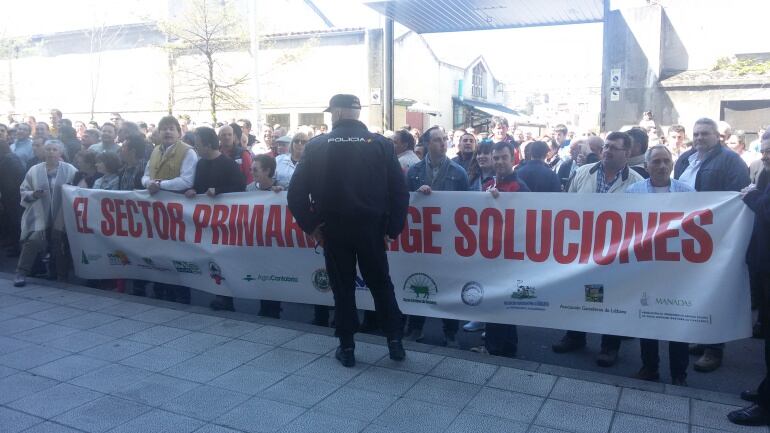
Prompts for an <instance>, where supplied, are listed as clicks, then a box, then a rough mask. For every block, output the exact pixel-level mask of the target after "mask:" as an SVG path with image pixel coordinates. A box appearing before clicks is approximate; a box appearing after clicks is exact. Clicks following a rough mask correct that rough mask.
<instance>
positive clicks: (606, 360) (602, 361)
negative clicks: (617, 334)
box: [596, 349, 618, 367]
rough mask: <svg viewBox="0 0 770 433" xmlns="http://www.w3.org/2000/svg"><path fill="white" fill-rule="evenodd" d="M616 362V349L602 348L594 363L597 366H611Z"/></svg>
mask: <svg viewBox="0 0 770 433" xmlns="http://www.w3.org/2000/svg"><path fill="white" fill-rule="evenodd" d="M616 362H618V351H617V350H615V349H602V351H601V352H599V355H598V356H597V357H596V365H598V366H599V367H612V366H613V365H615V363H616Z"/></svg>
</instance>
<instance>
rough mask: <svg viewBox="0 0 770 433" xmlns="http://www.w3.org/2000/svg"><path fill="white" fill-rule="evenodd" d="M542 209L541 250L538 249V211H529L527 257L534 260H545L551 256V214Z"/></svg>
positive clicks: (538, 261)
mask: <svg viewBox="0 0 770 433" xmlns="http://www.w3.org/2000/svg"><path fill="white" fill-rule="evenodd" d="M552 213H553V212H552V211H550V210H542V211H540V214H541V217H540V250H539V251H538V250H537V232H538V230H537V211H536V210H528V211H527V231H526V234H527V236H526V237H527V244H526V245H527V257H528V258H529V259H530V260H531V261H533V262H537V263H540V262H544V261H546V260H548V257H550V256H551V214H552Z"/></svg>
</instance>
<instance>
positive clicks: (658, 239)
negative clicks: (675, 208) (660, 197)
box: [653, 212, 684, 262]
mask: <svg viewBox="0 0 770 433" xmlns="http://www.w3.org/2000/svg"><path fill="white" fill-rule="evenodd" d="M682 217H684V212H661V213H660V223H659V224H658V229H657V230H656V231H655V238H654V240H653V244H654V245H655V260H656V261H661V262H664V261H665V262H678V261H679V253H677V252H674V251H668V240H669V239H670V238H675V237H678V236H679V230H677V229H672V228H669V227H668V225H669V223H671V222H673V221H675V220H680V219H682Z"/></svg>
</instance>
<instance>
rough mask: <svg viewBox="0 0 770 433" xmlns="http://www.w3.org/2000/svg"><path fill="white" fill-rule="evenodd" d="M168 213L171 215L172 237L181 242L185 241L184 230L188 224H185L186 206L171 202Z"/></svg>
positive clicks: (170, 229)
mask: <svg viewBox="0 0 770 433" xmlns="http://www.w3.org/2000/svg"><path fill="white" fill-rule="evenodd" d="M168 215H169V217H170V220H171V222H170V228H169V231H170V232H171V239H173V240H175V241H179V242H184V232H185V229H186V226H185V224H184V207H183V206H182V203H173V202H172V203H169V204H168Z"/></svg>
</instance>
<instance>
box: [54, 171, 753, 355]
mask: <svg viewBox="0 0 770 433" xmlns="http://www.w3.org/2000/svg"><path fill="white" fill-rule="evenodd" d="M64 195H65V203H67V205H65V206H64V217H65V221H66V227H67V235H68V238H69V243H70V248H71V250H72V256H73V260H74V263H75V271H76V273H77V275H78V276H80V277H82V278H87V279H113V278H133V279H142V280H151V281H158V282H164V283H170V284H179V285H184V286H188V287H192V288H195V289H198V290H203V291H206V292H210V293H214V294H220V295H228V296H234V297H237V298H251V299H271V300H279V301H287V302H299V303H307V304H325V305H332V304H333V298H332V294H331V288H330V286H329V280H328V277H327V274H326V270H325V269H324V260H323V255H322V249H321V248H320V247H319V248H318V249H317V250H316V249H314V247H315V243H314V242H313V240H312V239H311V238H310V237H309V236H308V235H306V234H305V233H303V232H302V230H300V228H299V226H298V225H297V224H296V222H295V221H294V219H293V217H292V216H291V213H290V212H289V210H288V208H287V206H286V195H285V193H273V192H253V193H237V194H227V195H222V196H218V197H216V198H213V199H211V198H208V197H206V196H198V197H196V198H194V199H187V198H185V197H184V196H182V195H178V194H171V193H165V192H161V193H158V194H156V195H155V196H150V195H149V194H148V193H147V192H146V191H100V190H88V189H82V188H77V187H69V186H68V187H65V188H64ZM753 219H754V215H753V213H752V212H751V210H749V209H748V207H746V206H745V205H744V204H743V202H742V201H741V200H740V196H739V195H738V194H737V193H717V192H714V193H676V194H566V193H507V194H506V193H503V194H501V195H500V197H499V198H498V199H494V198H493V197H491V196H490V195H489V194H486V193H474V192H467V193H466V192H435V193H433V194H431V195H429V196H424V195H418V194H412V197H411V202H410V207H409V212H408V215H407V226H406V228H405V229H404V231H403V233H402V234H401V236H400V237H399V239H397V240H396V241H394V242H392V243H391V244H390V245H389V248H388V249H389V253H388V256H389V261H390V267H391V277H392V279H393V285H394V286H395V292H396V298H397V299H398V302H399V304H400V306H401V309H402V311H403V312H404V313H405V314H414V315H422V316H430V317H446V318H454V319H463V320H478V321H483V322H491V323H510V324H518V325H528V326H539V327H548V328H557V329H572V330H579V331H588V332H597V333H606V334H614V335H626V336H632V337H641V338H656V339H663V340H672V341H685V342H692V343H717V342H724V341H730V340H735V339H739V338H745V337H748V336H749V335H750V334H751V314H750V301H749V283H748V271H747V269H746V265H745V252H746V248H747V246H748V242H749V238H750V236H751V229H752V223H753ZM359 275H360V274H359ZM356 282H357V288H358V289H359V290H358V295H357V300H358V305H359V307H360V308H365V309H372V308H373V305H372V300H371V296H370V295H369V293H368V289H367V288H366V283H365V282H364V281H363V279H362V278H360V276H359V278H357V279H356Z"/></svg>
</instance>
